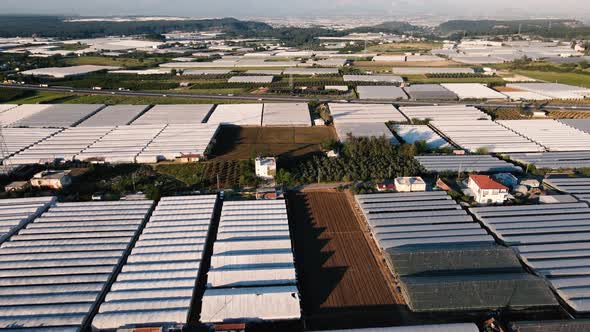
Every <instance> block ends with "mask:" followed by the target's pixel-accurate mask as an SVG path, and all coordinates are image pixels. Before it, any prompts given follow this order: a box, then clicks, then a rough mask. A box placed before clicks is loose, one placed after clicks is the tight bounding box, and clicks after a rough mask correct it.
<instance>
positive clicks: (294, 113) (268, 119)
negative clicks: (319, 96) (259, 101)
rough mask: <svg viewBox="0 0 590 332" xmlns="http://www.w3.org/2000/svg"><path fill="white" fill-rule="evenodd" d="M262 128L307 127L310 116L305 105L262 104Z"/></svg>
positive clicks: (309, 122) (309, 123)
mask: <svg viewBox="0 0 590 332" xmlns="http://www.w3.org/2000/svg"><path fill="white" fill-rule="evenodd" d="M262 125H263V126H268V127H272V126H288V127H309V126H311V116H310V113H309V106H308V105H307V104H306V103H276V104H275V103H273V104H264V111H263V114H262Z"/></svg>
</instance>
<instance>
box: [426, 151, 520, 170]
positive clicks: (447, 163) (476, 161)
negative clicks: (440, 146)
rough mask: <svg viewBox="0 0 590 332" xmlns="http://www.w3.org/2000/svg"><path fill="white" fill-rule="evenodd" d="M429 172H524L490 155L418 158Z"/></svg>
mask: <svg viewBox="0 0 590 332" xmlns="http://www.w3.org/2000/svg"><path fill="white" fill-rule="evenodd" d="M416 160H417V161H418V162H419V163H420V165H422V167H424V168H425V169H426V171H427V172H433V173H434V172H436V173H442V172H464V173H471V172H486V173H496V172H514V173H520V172H522V168H521V167H518V166H514V165H512V164H511V163H508V162H506V161H504V160H501V159H498V158H496V157H493V156H490V155H487V154H486V155H440V156H439V155H436V156H416Z"/></svg>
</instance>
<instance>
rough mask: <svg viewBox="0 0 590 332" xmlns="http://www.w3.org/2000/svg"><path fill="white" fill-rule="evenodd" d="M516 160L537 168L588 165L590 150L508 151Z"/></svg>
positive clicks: (582, 166) (580, 166) (583, 166)
mask: <svg viewBox="0 0 590 332" xmlns="http://www.w3.org/2000/svg"><path fill="white" fill-rule="evenodd" d="M507 156H508V158H510V159H511V160H514V161H516V162H519V163H522V164H525V165H533V166H535V167H536V168H538V169H562V168H566V169H567V168H585V167H590V151H575V152H537V153H508V154H507Z"/></svg>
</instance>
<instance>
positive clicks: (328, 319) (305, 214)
mask: <svg viewBox="0 0 590 332" xmlns="http://www.w3.org/2000/svg"><path fill="white" fill-rule="evenodd" d="M287 199H288V200H287V202H288V204H287V205H288V210H289V220H290V222H291V227H292V234H293V237H294V251H295V262H296V265H297V273H298V279H299V283H300V284H299V286H300V291H301V293H302V299H303V300H302V303H303V312H304V317H305V319H306V325H307V326H310V327H313V328H323V327H331V328H338V327H349V328H350V327H367V326H380V325H382V324H393V325H396V324H400V323H401V322H402V315H403V314H402V311H406V310H407V308H406V305H405V304H404V303H403V298H401V297H399V296H396V294H395V291H394V287H393V285H392V284H391V282H390V281H389V280H388V278H387V277H386V274H387V273H388V271H384V270H383V268H384V267H383V266H382V265H381V264H379V262H378V258H376V257H375V253H374V251H373V249H372V248H371V246H370V243H369V242H368V241H367V238H366V237H365V234H364V233H363V229H362V227H361V224H360V223H361V222H363V221H362V220H359V219H358V217H357V215H356V214H355V212H354V210H353V208H352V206H351V205H350V202H349V200H348V199H347V196H346V194H345V193H339V192H326V191H321V192H320V191H318V192H305V193H300V192H290V193H289V194H288V195H287Z"/></svg>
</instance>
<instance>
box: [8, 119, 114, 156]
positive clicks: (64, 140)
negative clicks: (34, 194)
mask: <svg viewBox="0 0 590 332" xmlns="http://www.w3.org/2000/svg"><path fill="white" fill-rule="evenodd" d="M113 129H114V127H74V128H66V129H64V130H63V131H61V132H59V133H56V134H55V135H53V136H51V137H48V138H47V139H45V140H43V141H41V142H38V143H37V144H35V145H33V146H30V147H29V148H27V149H25V150H23V151H21V152H19V153H17V154H16V155H14V156H12V157H10V158H9V159H8V162H9V163H10V164H13V165H14V164H17V165H21V164H45V163H53V162H68V161H73V160H74V157H75V156H76V155H77V154H79V153H80V152H82V151H83V150H84V149H86V148H88V147H89V146H91V145H92V144H94V143H96V142H97V141H99V140H100V139H101V138H103V137H104V136H106V135H107V134H108V133H109V132H111V131H112V130H113Z"/></svg>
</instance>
